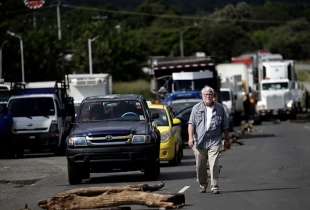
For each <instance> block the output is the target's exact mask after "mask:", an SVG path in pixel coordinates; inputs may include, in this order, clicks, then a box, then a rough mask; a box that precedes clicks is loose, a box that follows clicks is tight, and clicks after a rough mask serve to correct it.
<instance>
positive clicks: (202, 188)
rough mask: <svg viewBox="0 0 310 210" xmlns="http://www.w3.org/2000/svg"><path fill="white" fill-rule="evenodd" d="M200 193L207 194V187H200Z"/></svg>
mask: <svg viewBox="0 0 310 210" xmlns="http://www.w3.org/2000/svg"><path fill="white" fill-rule="evenodd" d="M199 192H200V193H206V192H207V187H204V186H200V190H199Z"/></svg>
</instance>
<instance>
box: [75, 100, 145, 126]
mask: <svg viewBox="0 0 310 210" xmlns="http://www.w3.org/2000/svg"><path fill="white" fill-rule="evenodd" d="M145 119H146V118H145V115H144V111H143V108H142V105H141V103H140V102H139V101H134V100H120V101H116V100H114V101H91V102H85V103H83V104H82V105H81V107H80V112H79V116H78V121H79V122H89V121H103V120H129V121H139V120H145Z"/></svg>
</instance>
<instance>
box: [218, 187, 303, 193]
mask: <svg viewBox="0 0 310 210" xmlns="http://www.w3.org/2000/svg"><path fill="white" fill-rule="evenodd" d="M296 189H299V187H274V188H261V189H244V190H225V191H221V193H223V194H226V193H243V192H264V191H278V190H279V191H280V190H296Z"/></svg>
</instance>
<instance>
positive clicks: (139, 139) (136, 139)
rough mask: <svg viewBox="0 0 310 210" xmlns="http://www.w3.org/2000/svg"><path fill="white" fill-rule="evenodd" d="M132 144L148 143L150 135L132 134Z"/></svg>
mask: <svg viewBox="0 0 310 210" xmlns="http://www.w3.org/2000/svg"><path fill="white" fill-rule="evenodd" d="M131 143H132V144H148V143H151V136H149V135H134V136H133V137H132V141H131Z"/></svg>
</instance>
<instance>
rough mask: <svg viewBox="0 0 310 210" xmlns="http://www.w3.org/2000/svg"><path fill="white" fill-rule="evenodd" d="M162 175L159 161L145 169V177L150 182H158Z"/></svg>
mask: <svg viewBox="0 0 310 210" xmlns="http://www.w3.org/2000/svg"><path fill="white" fill-rule="evenodd" d="M159 174H160V163H159V159H158V160H156V161H154V163H153V164H149V165H147V166H146V167H145V168H144V176H145V177H146V178H147V179H149V180H157V179H158V177H159Z"/></svg>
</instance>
